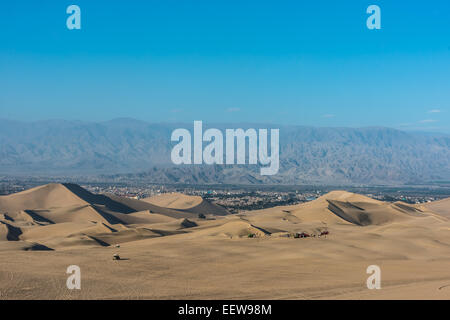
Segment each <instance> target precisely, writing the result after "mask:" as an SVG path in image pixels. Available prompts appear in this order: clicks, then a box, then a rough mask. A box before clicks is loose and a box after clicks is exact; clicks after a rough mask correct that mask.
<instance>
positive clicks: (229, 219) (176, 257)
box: [0, 184, 450, 299]
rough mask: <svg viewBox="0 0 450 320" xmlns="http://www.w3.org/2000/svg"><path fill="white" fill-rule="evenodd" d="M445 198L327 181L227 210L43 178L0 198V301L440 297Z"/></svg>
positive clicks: (446, 295)
mask: <svg viewBox="0 0 450 320" xmlns="http://www.w3.org/2000/svg"><path fill="white" fill-rule="evenodd" d="M449 208H450V199H445V200H441V201H436V202H434V203H428V204H423V205H409V204H406V203H402V202H396V203H387V202H381V201H377V200H374V199H370V198H367V197H365V196H362V195H358V194H354V193H349V192H345V191H333V192H330V193H328V194H326V195H324V196H322V197H320V198H318V199H316V200H314V201H310V202H307V203H304V204H299V205H293V206H286V207H275V208H270V209H265V210H257V211H248V212H244V213H240V214H235V215H231V214H229V213H228V212H227V211H226V210H225V209H224V208H222V207H220V206H217V205H215V204H213V203H210V202H208V201H206V200H204V199H202V198H201V197H192V196H187V195H183V194H179V193H170V194H163V195H160V196H155V197H151V198H147V199H143V200H136V199H128V198H122V197H117V196H113V195H107V194H105V195H96V194H92V193H90V192H88V191H86V190H85V189H83V188H81V187H80V186H77V185H74V184H49V185H44V186H40V187H37V188H33V189H30V190H27V191H23V192H19V193H16V194H11V195H7V196H1V197H0V299H450V220H449V218H450V215H449ZM302 233H303V234H306V235H308V236H309V237H305V238H297V237H296V235H298V234H302ZM114 254H118V255H120V257H121V260H113V259H112V257H113V255H114ZM69 265H78V266H79V267H80V268H81V290H69V289H67V287H66V280H67V277H68V276H69V275H67V274H66V269H67V267H68V266H69ZM369 265H378V266H379V267H380V268H381V289H379V290H369V289H368V288H367V286H366V280H367V278H368V277H369V275H368V274H367V273H366V268H367V267H368V266H369Z"/></svg>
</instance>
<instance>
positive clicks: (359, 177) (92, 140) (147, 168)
mask: <svg viewBox="0 0 450 320" xmlns="http://www.w3.org/2000/svg"><path fill="white" fill-rule="evenodd" d="M192 126H193V124H192V123H148V122H144V121H140V120H135V119H128V118H124V119H115V120H111V121H107V122H82V121H66V120H47V121H36V122H20V121H12V120H4V119H3V120H0V174H2V175H27V176H35V175H48V176H58V175H66V176H67V175H95V176H100V177H102V178H104V179H113V180H123V179H140V180H143V181H151V182H153V183H202V184H204V183H205V184H208V183H230V184H258V183H268V184H304V183H307V184H341V185H343V184H368V185H370V184H384V185H388V184H433V183H443V184H448V183H449V181H450V135H448V134H439V133H420V132H404V131H400V130H396V129H392V128H385V127H368V128H325V127H320V128H318V127H304V126H276V125H273V124H271V125H267V124H248V123H245V124H244V123H243V124H227V123H224V124H206V125H205V129H206V128H209V127H214V128H218V129H220V130H224V129H225V128H243V129H248V128H256V129H257V128H279V129H280V170H279V173H278V174H277V175H274V176H260V175H259V167H258V166H256V165H227V166H219V165H212V166H210V165H189V166H186V165H185V166H175V165H173V164H172V163H171V160H170V152H171V149H172V147H173V145H174V144H175V143H173V142H171V141H170V136H171V133H172V131H173V130H174V129H176V128H186V129H188V130H191V131H192Z"/></svg>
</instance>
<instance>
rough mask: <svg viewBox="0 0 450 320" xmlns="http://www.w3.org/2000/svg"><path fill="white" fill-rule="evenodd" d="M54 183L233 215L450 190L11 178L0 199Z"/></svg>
mask: <svg viewBox="0 0 450 320" xmlns="http://www.w3.org/2000/svg"><path fill="white" fill-rule="evenodd" d="M51 182H72V183H77V184H79V185H80V186H82V187H83V188H85V189H87V190H89V191H90V192H92V193H97V194H101V193H106V194H114V195H118V196H125V197H129V198H134V199H142V198H146V197H150V196H154V195H158V194H162V193H168V192H180V193H183V194H187V195H197V196H201V197H203V198H205V199H208V200H209V201H211V202H213V203H215V204H218V205H220V206H222V207H225V208H226V209H228V210H229V211H230V212H231V213H239V212H243V211H247V210H258V209H265V208H270V207H275V206H286V205H294V204H299V203H303V202H307V201H312V200H315V199H317V198H318V197H320V196H322V195H323V194H325V193H327V192H330V191H332V190H347V191H350V192H355V193H359V194H362V195H365V196H368V197H370V198H373V199H377V200H382V201H388V202H395V201H403V202H406V203H410V204H418V203H426V202H431V201H435V200H440V199H443V198H447V197H450V188H442V187H441V188H436V187H420V186H415V187H409V186H406V187H383V186H373V187H367V186H359V187H355V186H353V187H348V186H346V187H344V186H279V185H276V186H271V185H249V186H245V185H181V184H180V185H177V184H170V185H160V184H144V183H135V182H133V181H130V182H128V183H127V182H121V183H114V182H107V183H100V182H92V181H83V180H82V179H79V178H78V179H74V178H66V179H51V180H48V179H47V180H46V179H42V178H30V179H25V178H11V177H0V195H7V194H11V193H16V192H20V191H24V190H27V189H30V188H33V187H36V186H39V185H42V184H46V183H51Z"/></svg>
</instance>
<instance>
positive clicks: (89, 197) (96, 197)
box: [63, 183, 136, 213]
mask: <svg viewBox="0 0 450 320" xmlns="http://www.w3.org/2000/svg"><path fill="white" fill-rule="evenodd" d="M63 185H64V186H65V187H66V188H67V189H69V190H70V191H71V192H73V193H74V194H75V195H76V196H78V197H79V198H81V199H83V200H84V201H86V202H88V203H90V204H97V205H103V206H105V207H107V208H108V209H110V210H112V211H116V212H121V213H132V212H136V210H134V209H132V208H130V207H128V206H126V205H124V204H122V203H120V202H117V201H114V200H112V199H111V198H109V197H107V196H105V195H102V194H93V193H90V192H89V191H87V190H85V189H83V188H82V187H80V186H79V185H76V184H72V183H64V184H63Z"/></svg>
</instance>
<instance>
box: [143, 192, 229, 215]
mask: <svg viewBox="0 0 450 320" xmlns="http://www.w3.org/2000/svg"><path fill="white" fill-rule="evenodd" d="M142 201H145V202H148V203H152V204H154V205H158V206H160V207H166V208H172V209H177V210H180V211H183V212H191V213H196V214H205V215H206V214H214V215H219V216H224V215H227V214H229V212H228V211H227V210H226V209H224V208H222V207H221V206H218V205H216V204H213V203H211V202H209V201H208V200H205V199H203V198H202V197H199V196H188V195H185V194H181V193H177V192H172V193H163V194H160V195H157V196H153V197H149V198H145V199H142Z"/></svg>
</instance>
